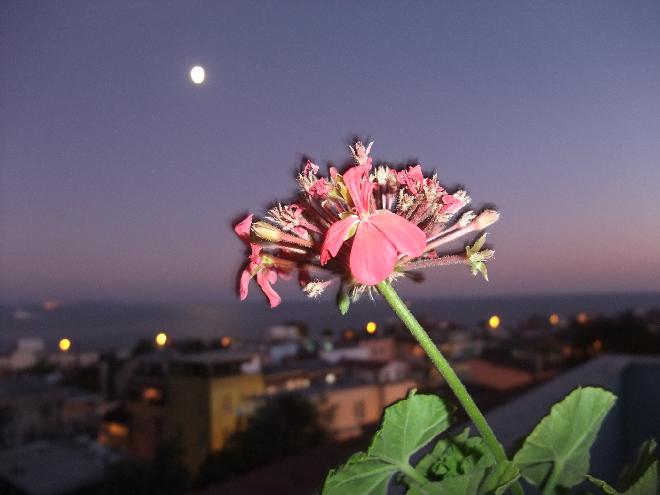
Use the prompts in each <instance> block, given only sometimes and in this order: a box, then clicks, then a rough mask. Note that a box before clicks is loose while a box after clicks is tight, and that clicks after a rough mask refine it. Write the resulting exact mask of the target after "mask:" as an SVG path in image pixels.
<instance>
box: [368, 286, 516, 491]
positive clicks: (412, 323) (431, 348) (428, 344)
mask: <svg viewBox="0 0 660 495" xmlns="http://www.w3.org/2000/svg"><path fill="white" fill-rule="evenodd" d="M377 287H378V291H379V292H380V293H381V295H382V296H383V297H384V298H385V300H386V301H387V302H388V304H389V305H390V306H391V307H392V309H393V310H394V312H395V313H396V315H397V316H398V317H399V318H400V319H401V321H402V322H403V324H404V325H405V326H406V327H407V328H408V330H410V333H412V334H413V336H414V337H415V339H417V342H419V345H420V346H421V347H422V349H424V352H426V355H427V356H428V357H429V359H430V360H431V361H432V362H433V364H434V365H435V367H436V368H438V371H439V372H440V374H441V375H442V377H443V378H444V379H445V381H446V382H447V385H449V388H451V389H452V391H453V392H454V394H455V395H456V398H457V399H458V400H459V402H460V403H461V405H462V406H463V409H465V412H466V413H467V414H468V416H469V417H470V419H471V420H472V422H473V423H474V426H476V428H477V430H479V433H481V437H482V438H483V440H484V442H485V443H486V446H487V447H488V449H489V450H490V451H491V453H492V454H493V456H494V457H495V459H496V460H497V461H499V462H503V461H507V460H508V459H507V457H506V453H505V452H504V447H502V444H501V443H500V442H499V441H498V440H497V438H496V437H495V434H494V433H493V430H492V429H491V427H490V425H489V424H488V422H486V418H484V415H483V414H481V411H480V410H479V408H478V407H477V405H476V404H475V403H474V400H472V397H471V396H470V394H469V393H468V391H467V389H466V388H465V385H463V382H461V380H460V378H458V375H456V372H455V371H454V370H453V369H452V367H451V365H450V364H449V362H448V361H447V359H445V357H444V356H443V355H442V353H441V352H440V350H439V349H438V348H437V346H436V345H435V344H434V343H433V341H432V340H431V337H429V334H428V333H426V330H424V328H423V327H422V325H420V324H419V322H418V321H417V319H416V318H415V317H414V316H413V314H412V313H411V312H410V310H409V309H408V307H407V306H406V305H405V303H404V302H403V301H402V300H401V298H400V297H399V295H398V294H397V293H396V291H395V290H394V288H393V287H392V286H391V285H390V284H389V283H388V282H387V281H383V282H381V283H379V284H378V285H377ZM511 489H512V491H513V492H514V493H515V494H516V495H522V494H523V491H522V487H521V486H520V484H518V483H517V482H516V483H515V484H514V485H513V486H512V487H511Z"/></svg>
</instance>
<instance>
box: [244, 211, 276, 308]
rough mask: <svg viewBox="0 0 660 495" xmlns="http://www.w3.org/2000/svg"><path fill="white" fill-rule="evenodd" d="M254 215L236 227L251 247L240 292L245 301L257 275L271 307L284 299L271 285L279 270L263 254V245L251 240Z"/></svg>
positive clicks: (258, 282) (259, 284) (258, 283)
mask: <svg viewBox="0 0 660 495" xmlns="http://www.w3.org/2000/svg"><path fill="white" fill-rule="evenodd" d="M252 217H253V215H248V216H247V217H245V219H243V220H242V221H240V222H239V223H238V224H236V226H235V227H234V231H235V232H236V234H237V235H238V237H240V238H241V240H242V241H243V242H245V244H247V245H248V247H249V248H250V255H249V256H248V263H247V266H246V267H245V269H243V271H242V272H241V277H240V280H239V283H238V293H239V296H240V298H241V301H243V300H244V299H245V298H246V297H247V295H248V286H249V283H250V280H251V279H252V277H256V279H257V285H258V286H259V287H260V288H261V290H262V291H263V293H264V294H265V295H266V297H267V298H268V302H269V303H270V307H271V308H274V307H275V306H277V305H278V304H279V303H280V302H281V301H282V299H281V298H280V296H279V294H278V293H277V292H275V290H274V289H273V288H272V287H271V284H274V283H275V282H276V281H277V271H276V270H275V269H274V268H273V264H272V262H271V260H270V259H269V258H268V257H264V256H262V255H261V250H262V248H261V246H260V245H259V244H255V243H253V242H250V237H251V236H250V228H251V227H252Z"/></svg>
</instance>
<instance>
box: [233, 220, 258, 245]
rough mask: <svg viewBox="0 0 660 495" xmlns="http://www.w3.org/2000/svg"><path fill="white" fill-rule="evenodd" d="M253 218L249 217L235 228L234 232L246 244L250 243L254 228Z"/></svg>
mask: <svg viewBox="0 0 660 495" xmlns="http://www.w3.org/2000/svg"><path fill="white" fill-rule="evenodd" d="M253 216H254V215H252V214H250V215H248V216H247V217H245V219H243V220H241V221H240V222H238V223H237V224H236V225H235V226H234V232H236V235H238V237H240V238H241V240H242V241H243V242H244V243H246V244H249V243H250V227H251V226H252V217H253Z"/></svg>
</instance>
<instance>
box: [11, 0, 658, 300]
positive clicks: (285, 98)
mask: <svg viewBox="0 0 660 495" xmlns="http://www.w3.org/2000/svg"><path fill="white" fill-rule="evenodd" d="M195 64H201V65H203V66H204V67H205V68H206V71H207V82H206V83H205V84H204V85H202V86H194V85H193V84H192V83H191V82H190V79H189V78H188V71H189V70H190V67H191V66H193V65H195ZM356 134H357V135H360V136H364V137H368V136H370V137H371V138H372V139H373V140H374V141H375V145H374V151H373V156H374V158H376V159H383V160H387V161H389V162H393V163H398V162H402V161H407V160H409V159H413V158H415V159H419V160H420V161H421V163H422V164H423V165H424V167H425V169H435V170H436V171H437V172H438V174H439V177H440V179H441V181H442V182H443V183H444V184H446V185H447V186H449V187H452V186H455V185H456V184H459V183H460V184H464V185H465V186H466V187H467V189H468V191H469V192H470V194H471V195H472V197H473V198H474V205H475V206H480V205H483V204H484V203H493V204H495V205H497V207H498V208H499V209H500V210H501V211H502V215H503V216H502V220H501V221H500V223H498V224H496V225H495V226H493V227H492V228H491V229H490V232H491V235H490V242H491V243H492V245H493V246H494V247H495V249H496V252H497V254H496V259H495V260H494V261H493V263H492V264H491V266H490V269H489V270H490V274H491V282H490V283H488V284H487V283H485V282H484V281H483V280H480V279H476V278H473V277H472V276H471V275H470V274H469V272H468V270H467V268H466V267H450V268H447V269H444V270H438V271H435V272H428V273H427V278H428V281H427V283H426V284H424V285H421V286H415V287H414V288H410V289H409V290H406V294H407V295H421V294H425V295H428V296H433V295H441V296H451V295H465V294H470V293H479V294H493V295H495V294H507V293H542V292H561V291H629V290H660V2H657V1H656V0H649V1H636V2H606V1H593V2H589V1H585V2H569V1H566V2H534V3H532V2H527V1H520V2H513V1H510V2H483V3H482V2H479V3H471V2H466V3H463V2H431V1H428V2H405V3H404V2H294V1H291V2H275V1H271V2H268V1H260V2H248V1H245V0H241V1H236V2H225V1H223V2H211V1H208V2H202V1H177V2H134V1H112V2H98V1H91V2H90V1H87V0H85V1H67V2H48V1H39V2H33V1H25V0H5V1H3V2H0V300H17V299H25V298H38V299H43V298H52V299H76V298H86V299H89V298H117V299H124V300H158V299H168V300H176V299H185V300H193V299H205V300H209V299H225V298H230V297H233V288H234V277H235V272H236V270H238V268H239V266H240V264H241V260H242V245H241V244H240V242H239V241H238V240H237V239H236V238H235V237H234V236H233V233H232V232H231V230H230V221H231V219H232V218H235V217H236V216H237V215H238V214H240V213H242V212H245V211H246V210H248V209H250V210H252V211H254V212H256V213H261V212H263V208H264V206H265V205H267V204H268V203H269V202H271V201H273V200H276V199H279V198H281V199H285V198H286V197H288V196H289V195H290V193H292V192H293V191H294V189H295V185H294V182H293V180H292V178H293V171H294V169H295V167H296V166H297V165H298V163H299V160H300V156H301V154H302V153H306V154H308V155H310V156H311V157H313V158H314V159H315V160H316V161H317V163H319V164H325V163H326V162H327V161H334V162H343V161H344V160H345V159H346V158H347V154H346V144H347V143H348V140H349V139H350V137H351V136H353V135H356ZM287 286H288V288H286V287H287ZM276 287H279V288H281V289H282V293H283V294H285V295H288V294H294V293H296V290H295V284H294V283H293V282H291V283H287V282H279V283H278V285H277V286H276ZM251 297H253V298H255V299H256V298H260V297H261V295H259V294H257V291H256V290H254V293H253V294H251Z"/></svg>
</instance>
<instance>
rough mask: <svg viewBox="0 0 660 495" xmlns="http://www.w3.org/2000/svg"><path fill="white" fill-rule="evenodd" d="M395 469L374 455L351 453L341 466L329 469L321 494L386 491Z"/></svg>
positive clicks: (377, 492) (369, 493)
mask: <svg viewBox="0 0 660 495" xmlns="http://www.w3.org/2000/svg"><path fill="white" fill-rule="evenodd" d="M394 472H395V469H394V468H393V467H392V465H391V464H388V463H386V462H384V461H382V460H380V459H378V458H376V457H370V456H369V455H367V454H366V453H364V452H358V453H357V454H353V456H351V458H350V459H349V460H348V461H347V462H346V464H344V465H343V466H342V467H341V468H339V469H338V470H336V471H334V470H333V471H330V473H328V477H327V478H326V480H325V484H324V485H323V494H324V495H331V494H338V495H339V494H344V493H364V494H366V495H376V494H384V493H387V486H388V485H389V483H390V478H391V477H392V475H393V474H394Z"/></svg>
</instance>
